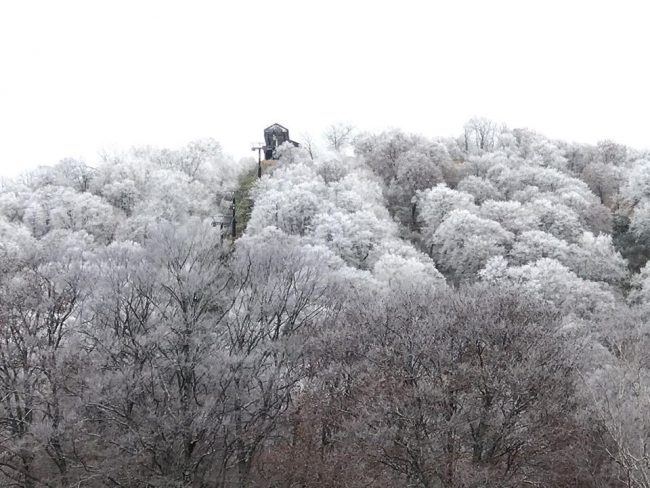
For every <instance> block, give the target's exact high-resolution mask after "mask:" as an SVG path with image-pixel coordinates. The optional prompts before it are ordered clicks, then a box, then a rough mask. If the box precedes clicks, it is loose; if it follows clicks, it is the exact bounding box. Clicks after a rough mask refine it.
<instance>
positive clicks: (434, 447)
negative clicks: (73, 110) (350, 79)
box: [0, 119, 650, 488]
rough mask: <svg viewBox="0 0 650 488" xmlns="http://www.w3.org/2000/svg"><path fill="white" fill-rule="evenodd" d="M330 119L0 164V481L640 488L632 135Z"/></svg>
mask: <svg viewBox="0 0 650 488" xmlns="http://www.w3.org/2000/svg"><path fill="white" fill-rule="evenodd" d="M327 136H328V137H327V138H326V139H327V141H329V142H330V147H329V148H327V149H322V148H319V147H317V145H316V144H315V143H314V142H313V141H312V140H308V141H307V144H303V147H302V148H294V147H282V148H280V151H279V153H280V154H279V156H280V159H279V161H277V162H276V163H274V164H272V165H269V166H268V167H265V171H266V174H264V176H263V177H262V178H261V179H260V180H259V181H258V182H257V184H256V185H255V186H254V188H253V190H252V193H251V195H250V198H251V201H252V202H253V206H252V208H251V210H250V219H249V220H248V222H247V226H246V228H245V230H244V233H243V235H241V236H239V237H238V238H237V239H236V240H235V241H234V242H233V241H232V240H231V239H229V238H228V236H227V235H223V234H222V233H221V232H220V227H219V225H215V224H217V223H218V222H220V221H221V220H220V219H221V215H222V214H223V213H224V209H223V208H221V203H222V202H221V201H222V199H224V198H225V199H228V197H229V192H231V191H232V190H234V189H236V186H237V184H238V181H240V178H241V177H242V175H245V174H246V173H247V172H248V171H250V170H251V169H252V168H253V167H252V166H251V162H247V161H242V162H240V163H236V162H234V161H232V160H231V159H230V158H228V157H226V156H224V154H223V153H222V151H221V148H220V147H219V145H218V144H217V143H216V142H215V141H212V140H203V141H196V142H193V143H190V144H188V145H187V146H185V147H183V148H180V149H176V150H167V149H157V148H135V149H133V150H131V151H128V152H125V153H120V154H110V155H109V154H107V155H104V158H103V162H102V163H101V164H100V165H98V166H97V167H89V166H87V165H85V164H84V163H83V162H80V161H75V160H64V161H62V162H60V163H59V164H57V165H55V166H52V167H43V168H39V169H38V170H35V171H32V172H30V173H26V174H24V175H22V176H21V177H19V178H16V179H13V180H5V181H3V182H2V183H0V486H7V487H10V486H16V487H27V488H41V487H51V488H59V487H152V488H153V487H161V488H163V487H170V488H171V487H188V488H189V487H201V488H203V487H205V488H208V487H210V488H212V487H213V488H225V487H240V488H247V487H250V488H252V487H266V488H280V487H283V488H284V487H296V488H298V487H301V488H312V487H313V488H326V487H346V488H347V487H350V488H361V487H388V486H391V487H392V486H395V487H419V488H438V487H440V488H452V487H453V488H470V487H471V488H474V487H476V488H478V487H495V488H496V487H526V486H536V487H580V488H604V487H612V488H624V487H627V488H632V487H635V488H636V487H644V488H650V452H649V450H648V449H649V447H650V446H649V442H650V374H649V373H650V334H649V333H648V332H649V329H648V319H649V317H650V265H648V264H646V262H647V260H648V257H649V256H650V154H649V153H644V152H642V151H636V150H634V149H632V148H628V147H625V146H622V145H619V144H616V143H613V142H611V141H603V142H600V143H598V144H597V145H593V146H592V145H586V144H575V143H566V142H563V141H556V140H550V139H548V138H546V137H544V136H542V135H540V134H537V133H535V132H533V131H530V130H527V129H509V128H507V127H500V126H497V125H496V124H495V123H493V122H491V121H489V120H486V119H472V120H470V121H469V122H468V123H467V124H466V125H465V127H464V132H463V133H462V134H461V135H460V136H459V137H458V138H435V139H429V138H425V137H422V136H417V135H412V134H406V133H403V132H400V131H390V132H385V133H380V134H368V133H359V134H356V135H355V134H353V132H352V131H351V130H350V128H348V127H343V126H333V127H332V128H331V129H330V131H329V133H328V134H327Z"/></svg>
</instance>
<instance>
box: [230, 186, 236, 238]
mask: <svg viewBox="0 0 650 488" xmlns="http://www.w3.org/2000/svg"><path fill="white" fill-rule="evenodd" d="M236 209H237V206H236V202H235V195H233V196H232V220H231V221H230V223H231V226H232V228H231V232H232V240H233V242H235V238H236V237H237V217H236V216H235V211H236Z"/></svg>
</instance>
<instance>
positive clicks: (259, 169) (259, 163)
mask: <svg viewBox="0 0 650 488" xmlns="http://www.w3.org/2000/svg"><path fill="white" fill-rule="evenodd" d="M265 149H266V146H264V145H262V144H261V143H258V144H255V145H254V146H253V147H251V151H257V177H258V178H261V177H262V151H264V150H265Z"/></svg>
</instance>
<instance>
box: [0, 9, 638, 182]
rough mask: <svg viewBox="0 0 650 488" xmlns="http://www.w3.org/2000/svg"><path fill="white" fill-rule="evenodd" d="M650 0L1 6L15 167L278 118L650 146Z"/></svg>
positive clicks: (0, 121)
mask: <svg viewBox="0 0 650 488" xmlns="http://www.w3.org/2000/svg"><path fill="white" fill-rule="evenodd" d="M649 5H650V3H649V2H648V1H647V0H641V1H637V2H632V1H621V0H617V1H614V0H612V1H608V2H599V1H577V0H564V1H555V0H552V1H548V0H546V1H526V0H518V1H481V0H476V1H469V0H464V1H458V0H453V1H452V0H449V1H445V2H440V1H433V0H429V1H425V0H422V1H409V0H399V1H397V0H395V1H391V2H385V1H378V0H375V1H360V0H359V1H356V0H320V1H311V0H309V1H308V0H302V1H288V0H266V1H252V0H248V1H247V0H227V1H225V0H224V1H222V0H214V1H202V2H199V1H189V0H183V1H180V0H179V1H173V2H172V1H162V0H155V1H141V0H127V1H121V0H111V1H95V0H83V1H68V0H57V1H52V0H44V1H30V0H20V1H9V0H0V175H2V174H4V175H7V174H9V175H12V174H16V173H17V172H19V171H21V170H24V169H27V168H29V167H33V166H36V165H39V164H53V163H56V162H57V161H58V160H60V159H62V158H64V157H77V158H83V159H85V160H86V161H87V162H89V163H92V162H94V161H95V160H96V159H97V156H96V154H97V152H98V150H101V149H108V150H112V149H120V148H127V147H129V146H131V145H135V144H151V145H156V146H166V147H178V146H180V145H182V144H184V143H186V142H188V141H190V140H192V139H197V138H201V137H214V138H216V139H217V140H218V141H220V142H221V143H222V145H223V147H224V149H225V151H226V152H227V153H229V154H231V155H233V156H234V157H236V158H239V157H242V156H248V155H251V152H250V143H251V142H255V141H257V140H260V139H261V136H262V130H263V128H264V127H265V126H267V125H269V124H271V123H273V122H279V123H281V124H283V125H286V126H287V127H289V129H290V130H291V135H292V138H293V139H298V140H299V139H300V137H299V136H300V134H301V133H306V132H309V133H312V134H314V135H320V133H321V132H322V130H323V128H324V127H325V126H326V125H328V124H331V123H335V122H346V123H351V124H353V125H355V126H357V127H359V128H361V129H368V130H380V129H383V128H388V127H399V128H402V129H404V130H406V131H412V132H418V133H421V134H424V135H427V136H434V135H443V136H446V135H456V134H459V133H460V131H461V129H462V125H463V123H464V122H465V121H466V120H467V119H469V118H470V117H472V116H486V117H489V118H491V119H494V120H496V121H499V122H504V123H506V124H508V125H509V126H512V127H524V126H525V127H530V128H532V129H535V130H537V131H539V132H541V133H544V134H546V135H549V136H551V137H559V138H564V139H568V140H575V141H581V142H596V141H597V140H600V139H604V138H611V139H614V140H617V141H619V142H622V143H626V144H629V145H632V146H635V147H639V148H647V147H650V125H649V124H648V120H649V117H650V94H649V91H650V63H649V52H650V28H648V20H649V19H650V15H649V14H650V6H649Z"/></svg>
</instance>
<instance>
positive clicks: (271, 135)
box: [264, 124, 300, 159]
mask: <svg viewBox="0 0 650 488" xmlns="http://www.w3.org/2000/svg"><path fill="white" fill-rule="evenodd" d="M285 142H288V143H290V144H293V145H294V146H295V147H300V144H298V143H297V142H295V141H292V140H291V139H289V129H287V128H286V127H283V126H281V125H280V124H273V125H270V126H268V127H267V128H266V129H264V144H265V146H264V159H277V157H276V154H275V151H276V150H277V148H279V147H280V146H281V145H282V144H284V143H285Z"/></svg>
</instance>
